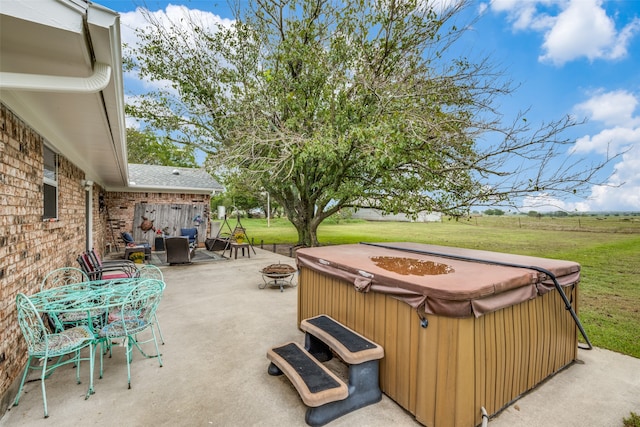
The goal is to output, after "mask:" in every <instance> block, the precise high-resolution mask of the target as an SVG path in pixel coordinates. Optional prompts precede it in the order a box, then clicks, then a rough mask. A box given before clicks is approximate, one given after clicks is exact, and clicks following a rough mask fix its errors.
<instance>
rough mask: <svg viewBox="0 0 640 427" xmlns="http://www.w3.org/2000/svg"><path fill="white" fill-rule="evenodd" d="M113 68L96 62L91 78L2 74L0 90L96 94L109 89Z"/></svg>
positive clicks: (0, 75) (0, 74)
mask: <svg viewBox="0 0 640 427" xmlns="http://www.w3.org/2000/svg"><path fill="white" fill-rule="evenodd" d="M110 79H111V66H109V65H107V64H103V63H100V62H96V63H95V64H94V67H93V74H92V75H91V76H89V77H65V76H51V75H43V74H25V73H8V72H0V88H2V89H19V90H25V91H32V92H54V93H55V92H58V93H96V92H100V91H101V90H103V89H104V88H106V87H107V85H108V84H109V81H110Z"/></svg>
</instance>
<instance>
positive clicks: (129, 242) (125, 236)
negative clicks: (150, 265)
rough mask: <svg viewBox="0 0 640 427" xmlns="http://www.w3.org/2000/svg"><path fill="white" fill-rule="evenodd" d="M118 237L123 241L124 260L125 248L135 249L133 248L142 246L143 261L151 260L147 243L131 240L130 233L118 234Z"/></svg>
mask: <svg viewBox="0 0 640 427" xmlns="http://www.w3.org/2000/svg"><path fill="white" fill-rule="evenodd" d="M120 236H121V237H122V240H123V241H124V244H125V251H124V252H125V258H126V254H127V248H131V247H135V246H142V247H143V248H144V259H147V260H148V259H150V258H151V245H150V244H149V243H148V242H136V241H134V240H133V236H132V235H131V234H130V233H127V232H126V231H123V232H122V233H120Z"/></svg>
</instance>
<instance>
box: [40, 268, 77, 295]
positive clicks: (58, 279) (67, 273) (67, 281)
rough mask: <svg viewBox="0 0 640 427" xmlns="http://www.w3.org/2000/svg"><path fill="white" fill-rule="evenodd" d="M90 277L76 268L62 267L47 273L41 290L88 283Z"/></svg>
mask: <svg viewBox="0 0 640 427" xmlns="http://www.w3.org/2000/svg"><path fill="white" fill-rule="evenodd" d="M88 281H89V276H88V275H87V273H85V272H84V271H82V270H80V269H79V268H75V267H62V268H57V269H55V270H52V271H51V272H49V273H47V275H46V276H44V279H42V283H41V284H40V290H41V291H44V290H45V289H51V288H57V287H58V286H63V285H71V284H73V283H82V282H88Z"/></svg>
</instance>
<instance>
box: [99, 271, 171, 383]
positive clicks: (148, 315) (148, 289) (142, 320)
mask: <svg viewBox="0 0 640 427" xmlns="http://www.w3.org/2000/svg"><path fill="white" fill-rule="evenodd" d="M163 291H164V282H162V281H161V280H156V279H147V280H143V281H141V282H140V283H139V284H138V285H136V287H135V288H133V290H132V291H131V292H130V293H129V295H128V296H127V297H126V298H125V300H124V302H123V303H122V304H121V305H120V306H119V307H118V308H117V309H116V310H112V311H111V312H110V313H109V317H108V321H107V324H106V325H105V326H104V327H103V328H102V329H100V332H99V334H98V336H99V339H100V340H101V342H102V343H103V344H104V345H106V346H108V348H109V350H111V347H112V344H113V342H112V340H113V339H118V338H122V339H124V340H125V344H126V345H125V346H124V347H125V348H126V359H127V386H128V388H131V361H132V356H133V347H134V346H135V347H136V348H137V349H138V350H139V351H140V353H141V354H142V355H143V356H145V357H148V358H152V357H157V358H158V363H159V364H160V367H162V357H161V354H160V349H159V348H158V341H157V340H156V333H155V330H154V329H153V325H154V323H155V314H156V309H157V308H158V304H159V303H160V299H161V298H162V292H163ZM147 330H149V331H150V332H151V338H148V339H146V340H145V341H140V338H139V337H138V334H140V333H142V332H145V331H147ZM152 341H153V343H154V344H155V348H156V354H155V355H148V354H147V353H145V352H144V350H143V349H142V347H141V345H143V344H146V343H149V342H152ZM103 353H104V352H103V351H101V352H100V377H102V371H103V369H102V367H103V364H102V355H103Z"/></svg>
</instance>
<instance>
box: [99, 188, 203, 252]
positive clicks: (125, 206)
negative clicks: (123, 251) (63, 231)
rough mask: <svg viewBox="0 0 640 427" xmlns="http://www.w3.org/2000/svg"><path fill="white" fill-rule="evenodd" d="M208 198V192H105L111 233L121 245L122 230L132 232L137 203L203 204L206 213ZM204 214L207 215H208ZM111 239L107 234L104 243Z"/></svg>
mask: <svg viewBox="0 0 640 427" xmlns="http://www.w3.org/2000/svg"><path fill="white" fill-rule="evenodd" d="M210 199H211V196H210V195H208V194H180V193H151V192H138V193H134V192H109V193H107V197H106V204H107V210H108V213H109V221H110V222H111V228H112V229H113V234H114V235H115V238H116V240H117V243H118V244H119V245H121V244H122V240H121V239H120V233H121V232H123V231H127V232H132V230H133V221H134V214H135V206H136V204H137V203H148V204H191V205H204V207H205V213H208V212H209V203H210ZM205 216H206V217H208V215H205ZM210 226H211V225H210V224H207V234H206V235H208V234H209V227H210ZM107 228H108V224H107ZM107 232H108V233H111V230H107ZM201 237H202V236H201ZM111 240H113V239H112V238H111V236H107V239H106V241H105V243H106V242H110V241H111ZM198 240H201V239H198Z"/></svg>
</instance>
